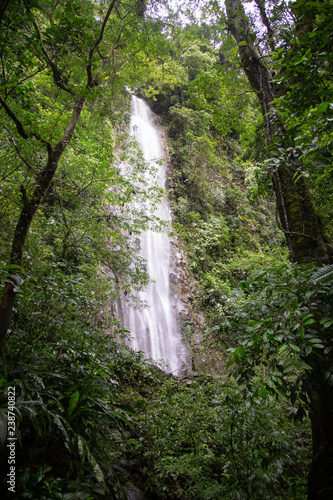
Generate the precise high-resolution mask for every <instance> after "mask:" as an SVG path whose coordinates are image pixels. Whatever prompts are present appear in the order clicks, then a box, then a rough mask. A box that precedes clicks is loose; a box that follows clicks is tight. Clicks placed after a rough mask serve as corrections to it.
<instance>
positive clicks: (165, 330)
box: [121, 96, 186, 374]
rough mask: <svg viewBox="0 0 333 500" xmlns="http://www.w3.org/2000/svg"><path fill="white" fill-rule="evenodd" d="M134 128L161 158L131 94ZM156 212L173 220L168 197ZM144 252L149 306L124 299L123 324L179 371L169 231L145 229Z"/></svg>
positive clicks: (144, 109)
mask: <svg viewBox="0 0 333 500" xmlns="http://www.w3.org/2000/svg"><path fill="white" fill-rule="evenodd" d="M131 130H132V133H133V135H134V136H135V138H136V140H137V142H138V143H139V145H140V147H141V149H142V153H143V155H144V158H145V160H146V161H147V162H151V161H152V160H153V159H156V158H161V157H162V143H161V138H160V136H159V133H158V130H157V128H156V127H155V126H154V123H153V120H152V113H151V111H150V109H149V107H148V106H147V104H146V103H145V102H144V101H143V100H142V99H139V98H138V97H136V96H133V97H132V109H131ZM156 167H157V168H158V171H159V186H160V187H162V188H164V187H165V164H157V165H156ZM156 215H157V216H158V217H159V218H160V219H163V220H167V221H171V212H170V207H169V204H168V200H167V199H166V198H164V199H163V201H162V203H161V204H160V206H159V208H158V210H157V212H156ZM141 255H142V257H144V258H145V259H146V261H147V271H148V274H149V276H150V277H151V279H152V280H153V281H152V282H151V283H150V284H149V285H148V287H147V288H146V289H145V290H144V291H142V292H140V293H139V294H138V298H139V300H140V301H144V302H146V303H147V307H145V308H143V309H138V308H135V307H133V306H131V305H130V304H129V303H128V302H127V301H126V299H125V298H124V299H123V300H122V303H121V309H122V316H123V324H124V327H125V328H126V329H127V330H129V332H130V334H131V337H132V340H131V341H130V343H129V345H130V347H131V348H132V349H134V350H135V351H143V352H144V355H145V357H147V358H151V359H153V360H155V361H162V363H163V365H162V366H163V368H164V369H165V370H166V371H168V372H172V373H175V374H179V373H181V371H182V368H184V366H185V363H186V348H185V345H184V343H183V341H182V338H181V335H180V332H179V328H178V324H177V315H178V307H177V298H176V297H175V296H172V294H171V293H170V266H171V244H170V239H169V237H168V235H167V234H165V233H161V232H154V231H146V232H144V233H142V235H141Z"/></svg>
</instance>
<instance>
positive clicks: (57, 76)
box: [23, 0, 75, 95]
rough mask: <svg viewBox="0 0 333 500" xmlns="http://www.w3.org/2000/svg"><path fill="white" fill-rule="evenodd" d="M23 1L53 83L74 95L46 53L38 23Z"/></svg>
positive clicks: (24, 1) (24, 0)
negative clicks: (50, 71)
mask: <svg viewBox="0 0 333 500" xmlns="http://www.w3.org/2000/svg"><path fill="white" fill-rule="evenodd" d="M23 3H24V6H25V8H26V11H27V13H28V14H29V15H30V16H31V20H32V24H33V25H34V28H35V32H36V35H37V38H38V40H39V41H40V46H41V48H42V51H43V54H44V56H45V59H46V61H47V64H48V65H49V66H50V68H51V70H52V74H53V80H54V83H55V84H56V85H57V87H59V88H60V89H62V90H64V91H65V92H68V93H69V94H71V95H75V92H74V91H73V90H72V89H71V88H69V87H68V85H67V84H66V82H65V81H64V79H63V78H62V76H61V73H60V71H59V68H58V66H57V65H56V63H55V62H54V61H53V58H52V59H51V58H50V56H49V55H48V53H47V51H46V49H45V47H44V45H43V39H42V35H41V33H40V30H39V27H38V24H37V23H36V21H35V18H34V17H33V14H32V12H31V10H30V7H29V5H28V4H27V1H26V0H23Z"/></svg>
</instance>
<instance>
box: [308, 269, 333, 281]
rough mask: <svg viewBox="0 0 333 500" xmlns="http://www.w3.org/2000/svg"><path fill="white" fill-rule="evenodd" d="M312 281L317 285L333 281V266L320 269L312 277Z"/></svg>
mask: <svg viewBox="0 0 333 500" xmlns="http://www.w3.org/2000/svg"><path fill="white" fill-rule="evenodd" d="M311 280H312V281H313V283H315V284H316V285H318V284H321V283H328V282H330V281H333V264H331V265H329V266H325V267H321V268H320V269H318V270H317V271H316V272H315V273H313V275H312V276H311Z"/></svg>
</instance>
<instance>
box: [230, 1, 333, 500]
mask: <svg viewBox="0 0 333 500" xmlns="http://www.w3.org/2000/svg"><path fill="white" fill-rule="evenodd" d="M225 4H226V9H227V17H228V26H229V29H230V31H231V33H232V35H233V36H234V38H235V40H236V42H237V43H238V50H239V55H240V60H241V64H242V67H243V70H244V71H245V73H246V75H247V77H248V80H249V82H250V85H251V86H252V88H253V89H254V90H255V92H256V94H257V96H258V99H259V102H260V106H261V111H262V115H263V118H264V122H265V133H266V141H267V144H268V145H270V144H272V143H273V141H274V139H282V140H283V141H284V142H285V143H288V141H289V138H288V134H287V131H286V130H285V128H284V126H283V124H282V123H279V122H278V120H277V117H276V116H274V113H273V112H272V111H271V109H270V108H271V102H272V100H273V99H274V98H275V97H279V94H278V93H277V91H276V89H275V88H274V85H273V82H272V78H271V75H270V72H269V70H268V68H267V66H266V65H265V63H264V62H263V59H262V58H261V57H260V55H259V54H258V52H257V51H256V49H255V45H254V41H253V34H251V37H250V32H251V30H250V26H249V24H248V21H247V18H246V15H245V11H244V8H243V5H242V2H241V0H226V2H225ZM285 90H286V89H282V92H284V91H285ZM279 92H281V89H280V90H279ZM298 166H299V165H297V164H294V163H291V164H281V163H280V164H279V167H278V168H277V169H275V170H274V171H273V172H272V181H273V189H274V193H275V197H276V205H277V210H278V214H279V220H280V224H281V229H282V230H283V231H284V233H285V236H286V240H287V243H288V246H289V250H290V255H291V259H292V261H293V262H297V263H299V264H305V263H308V262H312V263H315V264H316V265H322V264H330V263H331V262H332V244H331V242H330V241H329V239H328V237H327V235H326V232H325V228H324V226H323V224H322V222H321V220H320V219H319V217H318V215H317V213H316V210H315V207H314V203H313V200H312V197H311V193H310V190H309V188H308V185H307V183H306V180H305V179H304V177H302V176H300V177H298V179H297V180H295V174H296V171H297V167H298ZM332 355H333V351H332ZM332 355H331V353H328V354H327V355H326V358H325V359H324V358H320V366H318V359H319V358H317V357H316V359H314V360H313V363H310V364H311V365H312V368H313V371H312V372H311V373H309V374H308V376H307V383H308V386H309V396H310V399H311V407H310V418H311V423H312V441H313V460H312V463H311V467H310V472H309V477H308V499H309V500H329V499H331V498H333V425H332V423H333V386H332V385H330V383H329V382H328V381H327V379H325V376H326V372H327V370H328V369H329V368H331V366H332V365H333V360H331V359H330V358H331V357H332ZM324 365H325V366H324Z"/></svg>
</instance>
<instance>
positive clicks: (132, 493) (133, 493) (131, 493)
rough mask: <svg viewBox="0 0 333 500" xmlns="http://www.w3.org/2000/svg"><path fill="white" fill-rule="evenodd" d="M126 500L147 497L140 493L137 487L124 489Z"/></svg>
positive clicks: (145, 498) (140, 499)
mask: <svg viewBox="0 0 333 500" xmlns="http://www.w3.org/2000/svg"><path fill="white" fill-rule="evenodd" d="M126 495H127V500H147V497H146V496H145V495H144V494H143V493H142V491H141V490H139V488H134V487H133V488H127V489H126Z"/></svg>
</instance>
